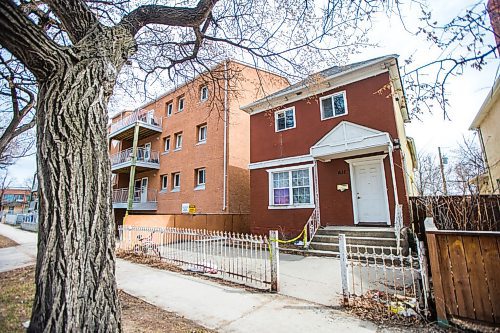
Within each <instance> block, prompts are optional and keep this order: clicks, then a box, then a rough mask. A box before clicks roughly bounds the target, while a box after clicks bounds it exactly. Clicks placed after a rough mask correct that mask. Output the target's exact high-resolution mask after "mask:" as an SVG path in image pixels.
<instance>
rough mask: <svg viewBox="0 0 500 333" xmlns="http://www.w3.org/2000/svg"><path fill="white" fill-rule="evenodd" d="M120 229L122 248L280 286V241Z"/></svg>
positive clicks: (273, 287)
mask: <svg viewBox="0 0 500 333" xmlns="http://www.w3.org/2000/svg"><path fill="white" fill-rule="evenodd" d="M118 230H119V238H120V241H119V245H118V247H119V249H121V250H124V251H133V252H136V253H139V254H144V255H148V256H156V257H159V258H161V259H162V260H164V261H166V262H168V263H171V264H175V265H177V266H180V267H181V268H183V269H185V270H189V271H194V272H199V273H205V274H208V275H211V276H214V277H218V278H221V279H224V280H227V281H231V282H235V283H239V284H243V285H247V286H251V287H254V288H258V289H271V290H273V291H276V289H277V268H276V267H275V269H272V267H271V266H272V264H273V265H277V260H276V259H277V257H278V253H277V251H278V250H277V244H276V242H269V240H268V238H267V237H265V236H264V237H263V236H256V235H248V234H236V233H230V232H221V231H208V230H194V229H178V228H147V227H133V226H125V227H122V226H120V227H119V228H118ZM273 257H274V260H273ZM273 281H274V283H273Z"/></svg>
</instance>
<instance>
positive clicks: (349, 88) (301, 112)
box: [250, 73, 398, 163]
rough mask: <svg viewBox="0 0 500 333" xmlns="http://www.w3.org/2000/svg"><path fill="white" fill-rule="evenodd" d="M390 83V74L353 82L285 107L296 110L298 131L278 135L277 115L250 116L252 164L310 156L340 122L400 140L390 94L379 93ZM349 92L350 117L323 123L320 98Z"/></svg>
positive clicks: (347, 95)
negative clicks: (313, 147)
mask: <svg viewBox="0 0 500 333" xmlns="http://www.w3.org/2000/svg"><path fill="white" fill-rule="evenodd" d="M388 83H389V74H388V73H384V74H380V75H377V76H375V77H372V78H369V79H365V80H362V81H358V82H354V83H351V84H348V85H346V86H343V87H340V88H336V89H333V90H330V91H328V92H325V93H323V94H321V95H318V96H314V97H312V98H308V99H304V100H301V101H298V102H295V103H291V104H288V105H286V106H283V107H282V108H280V109H284V108H287V107H290V106H295V117H296V128H294V129H290V130H286V131H282V132H278V133H276V132H275V129H274V112H272V113H271V112H269V111H266V112H261V113H257V114H255V115H252V116H251V122H250V131H251V140H250V161H251V162H252V163H253V162H260V161H267V160H273V159H277V158H282V157H290V156H298V155H305V154H309V148H311V146H313V145H314V144H315V143H316V142H318V141H319V139H321V138H322V137H323V136H324V135H325V134H327V133H328V132H329V131H330V130H331V129H333V128H334V127H335V126H336V125H338V124H339V123H340V122H341V121H344V120H346V121H350V122H353V123H356V124H359V125H364V126H367V127H370V128H374V129H377V130H380V131H383V132H388V133H389V134H390V135H391V136H392V137H393V138H397V137H398V134H397V129H396V120H395V118H394V108H393V103H392V99H391V98H390V97H388V96H387V95H388V94H389V93H388V92H385V93H383V94H381V95H379V94H376V92H377V91H378V90H379V89H381V88H382V87H384V86H385V85H386V84H388ZM343 90H345V91H346V97H347V108H348V114H347V115H345V116H342V117H337V118H332V119H328V120H324V121H321V116H320V107H319V97H321V96H325V95H330V94H332V93H334V92H338V91H343Z"/></svg>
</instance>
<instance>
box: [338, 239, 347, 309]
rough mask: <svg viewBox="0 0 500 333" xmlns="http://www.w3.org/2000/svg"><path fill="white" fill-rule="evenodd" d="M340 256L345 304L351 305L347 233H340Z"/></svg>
mask: <svg viewBox="0 0 500 333" xmlns="http://www.w3.org/2000/svg"><path fill="white" fill-rule="evenodd" d="M339 256H340V274H341V279H342V295H343V298H344V305H349V283H348V281H349V278H348V274H349V266H348V262H347V243H346V241H345V234H339Z"/></svg>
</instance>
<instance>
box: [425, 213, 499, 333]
mask: <svg viewBox="0 0 500 333" xmlns="http://www.w3.org/2000/svg"><path fill="white" fill-rule="evenodd" d="M434 221H435V220H434ZM434 221H433V219H432V218H427V219H426V220H425V232H426V236H427V244H428V248H429V251H428V253H429V261H430V266H431V273H432V282H433V283H432V284H433V287H434V288H433V289H434V300H435V303H436V312H437V318H438V321H440V322H441V323H447V321H448V319H453V318H460V319H466V320H473V321H475V322H476V321H479V322H483V323H487V324H493V325H500V274H499V273H500V253H499V247H500V232H486V231H459V230H439V229H438V228H436V226H435V225H434Z"/></svg>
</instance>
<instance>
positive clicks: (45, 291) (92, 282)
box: [0, 0, 374, 332]
mask: <svg viewBox="0 0 500 333" xmlns="http://www.w3.org/2000/svg"><path fill="white" fill-rule="evenodd" d="M331 4H332V5H333V7H331V8H323V9H321V8H317V7H315V6H313V4H312V3H310V2H309V1H307V0H291V1H288V0H287V1H284V0H276V1H267V0H266V1H264V0H253V1H247V0H221V1H218V0H199V1H198V2H197V3H194V2H193V1H187V2H185V3H183V5H178V6H167V5H162V4H161V2H158V1H151V2H148V1H119V2H116V1H93V0H89V1H83V0H65V1H62V0H46V1H38V0H37V1H30V0H22V1H16V2H15V1H13V0H4V1H1V2H0V44H1V45H2V47H4V48H5V49H6V50H7V51H8V52H10V53H11V54H12V55H13V56H14V57H15V59H18V60H19V62H20V63H21V64H22V65H23V66H25V68H26V69H27V70H29V71H30V72H31V73H32V74H33V75H34V77H35V78H36V84H37V94H36V123H37V127H36V128H37V157H38V162H37V164H38V180H39V193H40V209H39V221H40V227H39V241H38V257H37V268H36V295H35V301H34V305H33V311H32V318H31V322H30V327H29V331H30V332H39V331H120V330H121V323H120V307H119V304H118V299H117V292H116V282H115V276H114V275H115V265H114V264H115V254H114V242H115V240H114V225H113V222H112V221H113V218H110V217H111V216H112V209H111V186H110V181H109V180H110V175H111V172H110V164H109V157H108V147H107V129H106V124H107V121H108V118H107V104H108V102H109V99H110V96H111V94H112V93H113V89H114V87H115V86H116V83H117V82H121V80H122V78H123V76H121V75H124V74H134V75H135V76H136V77H139V78H142V79H143V81H147V80H148V79H150V80H153V81H154V80H156V79H158V78H159V77H160V76H161V75H164V74H168V76H169V77H172V78H175V77H184V78H187V77H189V76H191V77H192V76H193V75H194V74H196V73H199V72H203V71H207V70H209V69H210V68H212V67H213V65H214V64H216V63H218V62H220V61H221V60H224V59H227V58H228V57H237V58H240V59H246V60H249V61H253V62H254V63H255V64H259V65H262V64H264V65H267V67H268V68H269V69H275V70H279V71H280V72H282V73H303V74H305V73H306V72H307V71H308V70H310V69H313V68H315V66H312V65H317V64H318V63H321V62H325V59H327V60H328V62H329V63H332V62H334V63H342V62H344V61H345V58H346V55H348V54H349V53H351V52H353V51H354V50H355V48H356V47H357V46H359V45H363V44H364V43H365V37H364V32H365V29H363V28H362V27H361V26H359V25H358V23H359V22H360V21H361V20H366V19H369V17H370V13H371V12H372V11H373V10H374V9H373V8H371V6H370V5H368V4H367V3H366V2H364V1H361V0H360V1H332V3H331ZM325 13H327V14H328V15H326V16H325ZM325 20H326V21H325ZM139 71H140V73H142V74H139V75H136V74H137V72H139ZM209 73H210V71H209ZM297 75H298V74H297ZM141 76H142V77H141ZM24 93H26V94H28V93H27V92H24ZM28 95H29V94H28ZM26 100H28V98H26Z"/></svg>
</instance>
